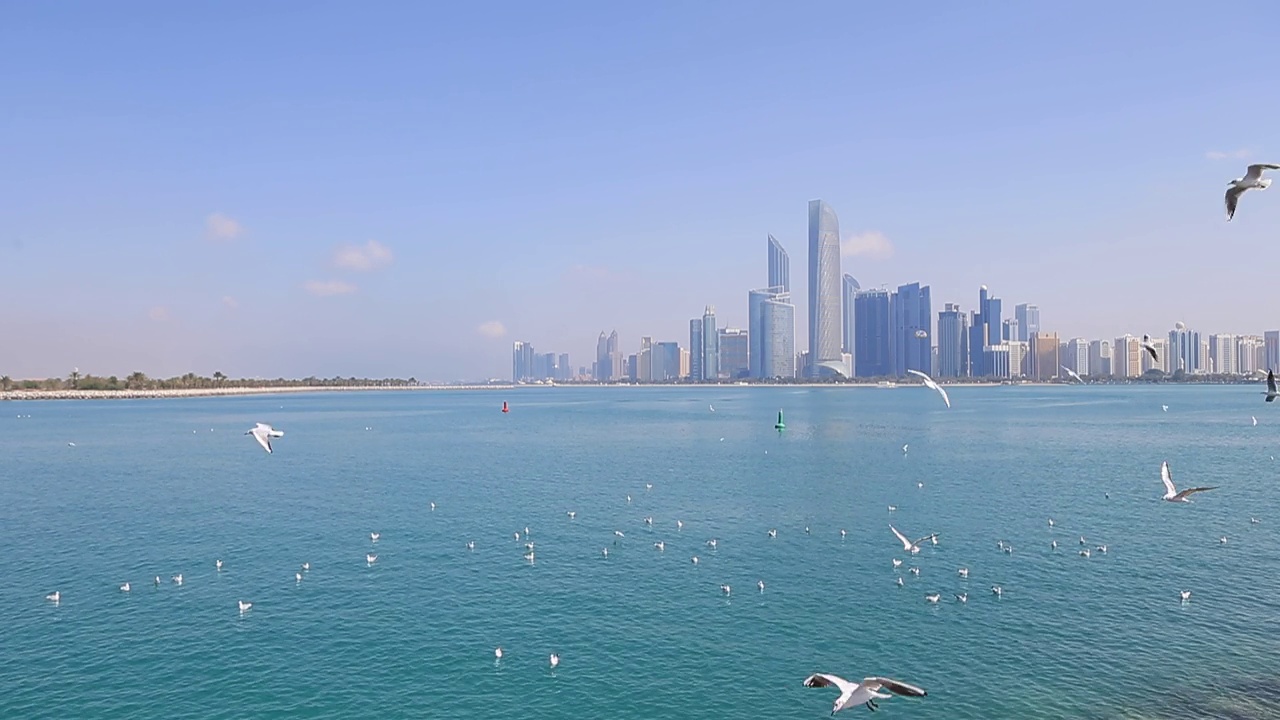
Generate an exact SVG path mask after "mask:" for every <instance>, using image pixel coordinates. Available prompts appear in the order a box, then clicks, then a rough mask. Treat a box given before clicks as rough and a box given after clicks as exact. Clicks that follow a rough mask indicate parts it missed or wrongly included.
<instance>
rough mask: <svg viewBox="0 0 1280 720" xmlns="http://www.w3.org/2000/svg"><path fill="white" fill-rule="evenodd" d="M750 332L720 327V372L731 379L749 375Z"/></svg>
mask: <svg viewBox="0 0 1280 720" xmlns="http://www.w3.org/2000/svg"><path fill="white" fill-rule="evenodd" d="M749 337H750V334H749V333H748V332H747V331H746V330H741V329H739V328H721V329H720V339H719V343H720V372H721V374H723V375H724V376H725V377H727V378H729V379H730V380H736V379H738V378H744V377H747V376H748V374H749V373H750V364H749V361H748V355H749V350H748V347H749V346H750V342H749V340H748V338H749Z"/></svg>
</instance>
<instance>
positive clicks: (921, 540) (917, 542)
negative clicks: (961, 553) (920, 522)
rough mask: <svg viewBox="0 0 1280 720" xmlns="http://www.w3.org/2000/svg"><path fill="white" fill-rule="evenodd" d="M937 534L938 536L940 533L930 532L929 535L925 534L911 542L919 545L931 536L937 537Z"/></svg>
mask: <svg viewBox="0 0 1280 720" xmlns="http://www.w3.org/2000/svg"><path fill="white" fill-rule="evenodd" d="M937 536H938V533H929V534H928V535H925V536H924V537H922V538H920V539H919V540H917V541H915V542H913V543H911V544H912V545H919V544H920V543H922V542H924V541H925V540H929V539H930V538H935V537H937Z"/></svg>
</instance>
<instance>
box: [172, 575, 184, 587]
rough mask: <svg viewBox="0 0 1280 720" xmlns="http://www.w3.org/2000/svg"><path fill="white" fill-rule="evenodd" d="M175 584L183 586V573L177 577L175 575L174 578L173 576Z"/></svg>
mask: <svg viewBox="0 0 1280 720" xmlns="http://www.w3.org/2000/svg"><path fill="white" fill-rule="evenodd" d="M173 584H174V585H181V584H182V573H178V574H177V575H174V576H173Z"/></svg>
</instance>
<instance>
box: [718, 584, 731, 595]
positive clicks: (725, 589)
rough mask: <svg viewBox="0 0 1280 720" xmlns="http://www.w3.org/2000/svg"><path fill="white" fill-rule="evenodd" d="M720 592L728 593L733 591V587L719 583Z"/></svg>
mask: <svg viewBox="0 0 1280 720" xmlns="http://www.w3.org/2000/svg"><path fill="white" fill-rule="evenodd" d="M720 592H722V593H724V594H725V595H729V594H731V593H732V592H733V588H731V587H729V586H728V585H721V586H720Z"/></svg>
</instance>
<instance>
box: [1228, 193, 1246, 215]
mask: <svg viewBox="0 0 1280 720" xmlns="http://www.w3.org/2000/svg"><path fill="white" fill-rule="evenodd" d="M1248 189H1249V188H1248V186H1242V185H1232V186H1231V187H1229V188H1227V220H1230V219H1231V218H1232V217H1233V216H1234V215H1235V214H1236V204H1237V203H1239V202H1240V194H1241V193H1243V192H1244V191H1245V190H1248Z"/></svg>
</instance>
